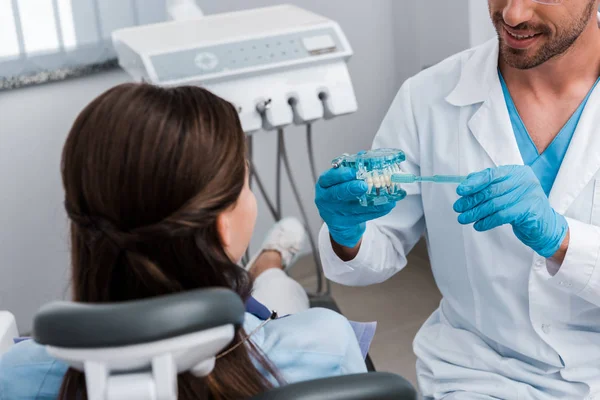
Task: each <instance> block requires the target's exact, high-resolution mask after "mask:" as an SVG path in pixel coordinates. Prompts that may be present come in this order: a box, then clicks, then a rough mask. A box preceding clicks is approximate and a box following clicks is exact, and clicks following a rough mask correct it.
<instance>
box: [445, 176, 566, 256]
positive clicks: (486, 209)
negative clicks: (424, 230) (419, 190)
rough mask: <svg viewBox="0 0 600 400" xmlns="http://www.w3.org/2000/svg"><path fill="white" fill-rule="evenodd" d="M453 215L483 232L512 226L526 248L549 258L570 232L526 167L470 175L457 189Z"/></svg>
mask: <svg viewBox="0 0 600 400" xmlns="http://www.w3.org/2000/svg"><path fill="white" fill-rule="evenodd" d="M456 192H457V193H458V194H459V195H460V196H462V197H461V198H460V199H458V200H457V201H456V203H454V211H456V212H458V213H460V215H459V217H458V222H460V223H461V224H463V225H467V224H471V223H474V228H475V229H476V230H477V231H480V232H483V231H488V230H490V229H494V228H496V227H498V226H501V225H504V224H511V225H512V228H513V232H514V233H515V235H516V236H517V238H519V240H521V242H523V243H524V244H525V245H527V246H529V247H530V248H532V249H533V250H535V251H536V252H537V253H538V254H539V255H541V256H542V257H546V258H550V257H552V256H553V255H554V254H555V253H556V252H557V251H558V250H559V248H560V246H561V244H562V242H563V240H564V239H565V237H566V235H567V232H568V230H569V225H568V223H567V220H566V219H565V217H563V216H562V215H560V214H558V213H557V212H556V211H554V209H553V208H552V207H551V206H550V202H549V200H548V197H547V196H546V194H545V193H544V190H543V189H542V186H541V185H540V182H539V180H538V179H537V177H536V176H535V174H534V173H533V170H532V169H531V168H530V167H529V166H521V165H509V166H502V167H499V168H491V169H486V170H483V171H481V172H477V173H474V174H471V175H469V176H468V177H467V179H466V180H465V181H464V182H463V183H461V184H460V185H459V186H458V189H457V191H456Z"/></svg>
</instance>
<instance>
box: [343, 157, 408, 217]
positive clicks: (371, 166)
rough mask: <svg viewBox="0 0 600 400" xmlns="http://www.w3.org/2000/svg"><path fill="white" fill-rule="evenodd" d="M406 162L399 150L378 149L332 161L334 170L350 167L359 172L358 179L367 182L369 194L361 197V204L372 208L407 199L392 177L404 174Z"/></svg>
mask: <svg viewBox="0 0 600 400" xmlns="http://www.w3.org/2000/svg"><path fill="white" fill-rule="evenodd" d="M405 160H406V157H405V155H404V152H402V151H401V150H398V149H377V150H370V151H365V152H360V153H358V154H353V155H347V154H345V155H343V156H341V157H338V158H337V159H335V160H333V161H332V166H333V167H334V168H340V167H349V168H354V169H355V170H356V171H357V174H356V178H357V179H360V180H363V181H365V183H366V184H367V193H366V194H365V195H364V196H361V197H359V201H360V204H361V205H363V206H372V205H380V204H385V203H388V202H390V201H399V200H402V199H403V198H404V197H406V192H405V191H404V190H402V188H401V186H400V184H399V183H395V182H392V175H394V174H397V173H402V170H401V167H400V165H401V163H402V162H404V161H405Z"/></svg>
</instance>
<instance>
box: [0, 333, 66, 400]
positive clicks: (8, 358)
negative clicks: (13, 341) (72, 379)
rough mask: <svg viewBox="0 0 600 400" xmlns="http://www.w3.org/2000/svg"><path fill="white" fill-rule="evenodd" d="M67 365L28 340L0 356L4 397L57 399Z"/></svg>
mask: <svg viewBox="0 0 600 400" xmlns="http://www.w3.org/2000/svg"><path fill="white" fill-rule="evenodd" d="M66 371H67V366H66V365H64V364H63V363H61V362H59V361H57V360H56V359H54V358H53V357H52V356H50V355H49V354H48V352H47V351H46V349H45V348H44V347H43V346H40V345H39V344H37V343H35V342H34V341H33V340H26V341H24V342H21V343H19V344H17V345H15V346H13V347H11V349H10V350H9V351H8V352H7V353H4V354H3V355H2V356H0V399H2V400H4V399H20V398H56V397H57V396H58V392H59V390H60V385H61V384H62V379H63V376H64V374H65V372H66Z"/></svg>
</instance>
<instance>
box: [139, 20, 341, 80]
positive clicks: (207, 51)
mask: <svg viewBox="0 0 600 400" xmlns="http://www.w3.org/2000/svg"><path fill="white" fill-rule="evenodd" d="M343 51H345V49H344V48H343V45H342V42H341V40H340V38H339V37H338V35H337V33H336V31H335V30H334V29H332V28H327V29H322V30H311V31H309V32H298V33H292V34H284V35H278V36H270V37H267V38H260V39H252V40H245V41H240V42H230V43H225V44H218V45H211V46H205V47H198V48H194V49H187V50H179V51H172V52H168V53H164V54H159V55H153V56H150V62H151V64H152V66H153V67H154V70H155V72H156V76H157V78H158V80H159V81H160V82H168V81H174V80H179V79H189V78H191V77H199V78H202V77H203V76H207V75H213V74H219V73H223V72H227V71H236V70H242V69H246V68H255V67H261V66H271V65H276V64H285V63H289V62H297V61H300V60H302V59H309V58H310V59H314V58H316V57H319V56H323V55H327V54H331V53H336V52H343Z"/></svg>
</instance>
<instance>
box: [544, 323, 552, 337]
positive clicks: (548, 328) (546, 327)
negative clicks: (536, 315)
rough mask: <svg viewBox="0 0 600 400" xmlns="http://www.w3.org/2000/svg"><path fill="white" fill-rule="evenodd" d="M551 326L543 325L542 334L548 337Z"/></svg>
mask: <svg viewBox="0 0 600 400" xmlns="http://www.w3.org/2000/svg"><path fill="white" fill-rule="evenodd" d="M550 331H551V329H550V325H549V324H542V332H544V333H545V334H546V335H549V334H550Z"/></svg>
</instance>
